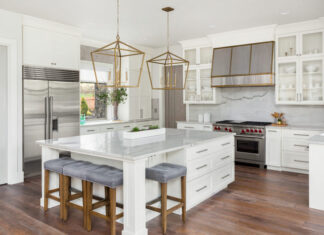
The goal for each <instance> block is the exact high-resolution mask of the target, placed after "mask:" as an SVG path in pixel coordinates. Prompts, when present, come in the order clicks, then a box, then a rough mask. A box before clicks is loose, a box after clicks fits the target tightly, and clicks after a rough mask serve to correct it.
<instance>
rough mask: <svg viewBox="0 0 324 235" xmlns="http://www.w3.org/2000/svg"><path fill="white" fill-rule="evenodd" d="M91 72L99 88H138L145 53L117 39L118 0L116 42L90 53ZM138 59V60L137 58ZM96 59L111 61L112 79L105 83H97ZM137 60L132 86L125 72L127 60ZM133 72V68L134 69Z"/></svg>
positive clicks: (109, 77) (126, 71) (109, 78)
mask: <svg viewBox="0 0 324 235" xmlns="http://www.w3.org/2000/svg"><path fill="white" fill-rule="evenodd" d="M90 55H91V60H92V65H93V71H94V74H95V78H96V82H97V85H98V86H99V87H113V88H133V87H139V84H140V81H141V76H142V71H143V64H144V59H145V53H144V52H143V51H140V50H138V49H136V48H135V47H133V46H130V45H128V44H126V43H124V42H122V41H120V37H119V0H117V36H116V41H114V42H112V43H110V44H108V45H106V46H104V47H101V48H99V49H97V50H94V51H92V52H91V53H90ZM138 57H139V58H138ZM96 58H98V59H99V58H100V60H101V61H102V60H105V61H107V60H108V61H113V66H114V69H113V71H114V72H113V75H114V76H113V77H111V76H108V81H106V82H107V83H105V84H103V83H99V80H100V79H99V74H98V73H97V71H96V62H95V60H96ZM133 59H134V60H135V59H136V60H137V59H139V60H140V61H141V63H140V64H141V65H140V68H139V73H138V78H137V79H132V80H134V84H131V81H130V80H129V79H128V70H127V64H128V62H127V60H133ZM134 70H135V68H134Z"/></svg>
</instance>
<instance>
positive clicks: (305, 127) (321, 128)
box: [266, 125, 324, 132]
mask: <svg viewBox="0 0 324 235" xmlns="http://www.w3.org/2000/svg"><path fill="white" fill-rule="evenodd" d="M266 128H283V129H292V130H309V131H323V132H324V126H312V125H288V126H283V127H281V126H266Z"/></svg>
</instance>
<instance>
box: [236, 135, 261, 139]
mask: <svg viewBox="0 0 324 235" xmlns="http://www.w3.org/2000/svg"><path fill="white" fill-rule="evenodd" d="M235 137H243V138H250V139H264V136H250V135H236V136H235Z"/></svg>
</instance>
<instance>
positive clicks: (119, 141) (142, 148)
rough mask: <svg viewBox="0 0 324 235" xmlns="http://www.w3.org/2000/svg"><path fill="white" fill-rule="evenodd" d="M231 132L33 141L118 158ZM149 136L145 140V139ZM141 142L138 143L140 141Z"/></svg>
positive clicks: (169, 131) (167, 149)
mask: <svg viewBox="0 0 324 235" xmlns="http://www.w3.org/2000/svg"><path fill="white" fill-rule="evenodd" d="M231 135H234V134H229V133H218V132H206V131H196V130H195V131H192V130H178V129H167V130H166V134H165V136H164V135H162V136H156V137H149V138H143V139H142V140H141V139H137V140H135V141H132V140H126V139H124V138H123V131H112V132H106V133H98V134H92V135H83V136H75V137H67V138H60V139H51V140H42V141H37V143H38V144H40V145H42V146H47V147H50V148H53V149H57V150H62V151H69V152H75V153H80V154H85V155H91V156H99V157H105V156H109V158H110V159H112V158H114V159H115V160H120V161H127V160H130V161H132V160H133V161H134V160H138V159H144V158H147V157H150V156H152V155H155V154H161V153H166V152H171V151H176V150H180V149H183V148H186V147H190V146H193V145H197V144H201V143H204V142H209V141H212V140H215V139H219V138H223V137H228V136H231ZM148 140H149V141H148ZM141 142H142V144H141Z"/></svg>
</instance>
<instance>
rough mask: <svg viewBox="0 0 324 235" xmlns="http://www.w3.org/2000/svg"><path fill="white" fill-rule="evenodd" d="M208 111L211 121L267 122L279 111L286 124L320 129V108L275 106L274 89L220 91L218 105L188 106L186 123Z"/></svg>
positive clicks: (323, 111) (322, 120) (322, 117)
mask: <svg viewBox="0 0 324 235" xmlns="http://www.w3.org/2000/svg"><path fill="white" fill-rule="evenodd" d="M204 112H210V113H211V114H212V121H220V120H243V121H269V122H273V121H274V119H273V118H272V116H271V115H270V114H271V113H273V112H283V113H285V117H286V119H287V122H288V124H290V125H308V126H324V107H323V106H293V105H276V104H275V88H274V87H244V88H223V89H222V103H221V104H219V105H190V113H189V120H191V121H196V120H198V114H199V113H204Z"/></svg>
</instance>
